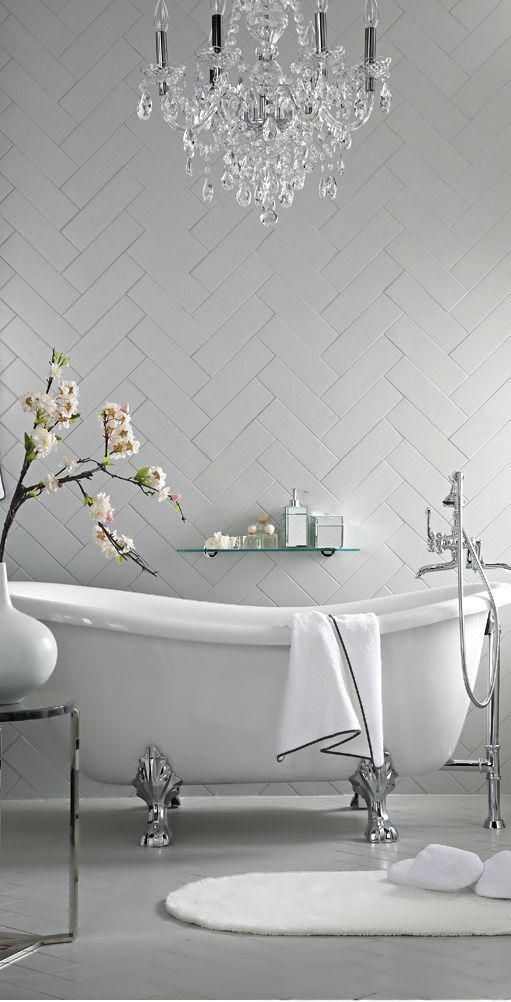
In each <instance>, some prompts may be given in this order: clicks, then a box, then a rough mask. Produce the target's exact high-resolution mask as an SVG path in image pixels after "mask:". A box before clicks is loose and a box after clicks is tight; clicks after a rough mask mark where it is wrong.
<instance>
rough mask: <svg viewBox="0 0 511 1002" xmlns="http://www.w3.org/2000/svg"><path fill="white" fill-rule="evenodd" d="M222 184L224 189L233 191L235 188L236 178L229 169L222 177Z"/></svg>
mask: <svg viewBox="0 0 511 1002" xmlns="http://www.w3.org/2000/svg"><path fill="white" fill-rule="evenodd" d="M220 184H221V185H222V188H223V189H224V191H231V190H232V188H234V178H233V176H232V174H230V173H229V171H228V170H224V172H223V174H222V177H221V178H220Z"/></svg>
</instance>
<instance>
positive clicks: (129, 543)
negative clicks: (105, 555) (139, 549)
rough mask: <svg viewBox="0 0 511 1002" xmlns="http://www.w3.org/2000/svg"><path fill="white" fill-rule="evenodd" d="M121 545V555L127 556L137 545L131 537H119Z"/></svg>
mask: <svg viewBox="0 0 511 1002" xmlns="http://www.w3.org/2000/svg"><path fill="white" fill-rule="evenodd" d="M118 541H119V543H120V546H121V554H123V555H125V554H127V553H131V551H132V550H134V549H135V543H134V542H133V540H132V538H131V536H124V535H122V536H119V540H118Z"/></svg>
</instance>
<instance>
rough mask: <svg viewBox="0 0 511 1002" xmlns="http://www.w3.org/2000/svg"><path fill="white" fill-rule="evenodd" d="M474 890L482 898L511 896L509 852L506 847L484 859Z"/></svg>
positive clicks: (510, 860)
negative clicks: (482, 868)
mask: <svg viewBox="0 0 511 1002" xmlns="http://www.w3.org/2000/svg"><path fill="white" fill-rule="evenodd" d="M474 891H475V892H476V894H479V895H480V897H482V898H511V852H509V850H508V849H503V850H502V852H497V853H495V855H494V856H491V857H490V859H487V860H486V863H485V864H484V870H483V872H482V874H481V876H480V877H479V880H478V881H477V884H476V886H475V887H474Z"/></svg>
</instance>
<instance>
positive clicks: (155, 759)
mask: <svg viewBox="0 0 511 1002" xmlns="http://www.w3.org/2000/svg"><path fill="white" fill-rule="evenodd" d="M181 783H182V780H181V779H180V778H179V776H176V773H175V772H174V770H173V768H172V766H171V764H170V762H169V761H168V759H167V758H166V756H165V755H163V754H162V752H161V751H160V750H159V748H156V746H155V745H148V746H147V748H146V750H145V752H144V754H143V755H142V757H141V758H140V759H139V760H138V770H137V774H136V776H135V779H134V780H133V786H134V787H135V790H136V792H137V794H138V796H139V797H141V799H142V800H143V801H144V802H145V803H146V804H147V807H148V817H147V828H146V830H145V832H144V834H143V835H141V837H140V841H139V845H141V846H145V847H147V848H151V849H163V848H165V846H167V845H170V843H171V841H172V832H171V831H170V829H169V827H168V825H167V808H168V807H177V806H179V803H180V800H179V790H180V788H181ZM176 801H177V803H176Z"/></svg>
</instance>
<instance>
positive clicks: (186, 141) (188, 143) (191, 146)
mask: <svg viewBox="0 0 511 1002" xmlns="http://www.w3.org/2000/svg"><path fill="white" fill-rule="evenodd" d="M183 147H184V150H185V153H193V152H194V150H195V136H194V134H193V132H192V130H191V129H185V131H184V132H183Z"/></svg>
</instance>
